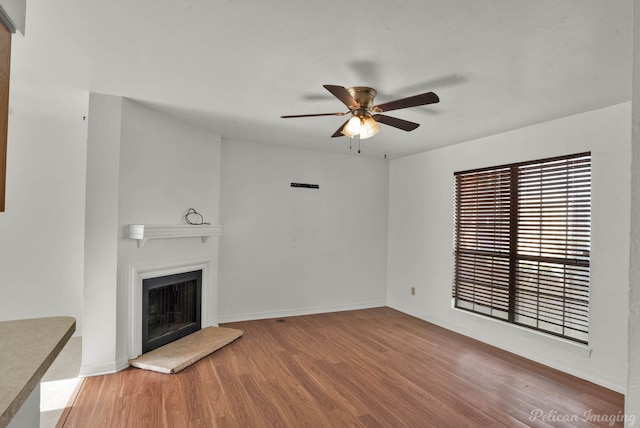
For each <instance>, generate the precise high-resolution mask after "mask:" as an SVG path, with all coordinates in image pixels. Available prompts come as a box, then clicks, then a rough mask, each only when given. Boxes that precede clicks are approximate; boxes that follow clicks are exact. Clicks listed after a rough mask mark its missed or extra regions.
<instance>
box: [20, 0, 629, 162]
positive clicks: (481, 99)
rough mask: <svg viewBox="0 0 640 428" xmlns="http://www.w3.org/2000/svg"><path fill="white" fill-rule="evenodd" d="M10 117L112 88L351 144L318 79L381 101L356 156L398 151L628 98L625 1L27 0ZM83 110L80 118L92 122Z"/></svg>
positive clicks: (237, 130) (311, 138) (308, 141)
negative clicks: (431, 99) (383, 111)
mask: <svg viewBox="0 0 640 428" xmlns="http://www.w3.org/2000/svg"><path fill="white" fill-rule="evenodd" d="M26 21H27V22H26V35H25V36H24V37H22V36H21V35H16V36H15V37H14V42H13V53H12V61H13V62H12V93H11V97H12V98H11V108H12V110H13V111H14V112H16V113H28V114H35V115H41V116H50V117H56V118H62V119H67V120H82V119H81V118H82V116H84V115H87V113H88V112H87V109H88V105H87V99H88V92H89V91H94V92H100V93H106V94H113V95H121V96H125V97H129V98H133V99H137V100H141V101H143V102H146V103H149V104H150V105H152V106H154V107H156V108H159V109H162V110H165V111H168V112H171V113H174V114H176V115H179V116H182V117H184V118H186V119H188V120H191V121H193V122H194V123H199V124H202V125H204V126H206V127H208V128H210V129H211V130H213V131H214V132H215V133H217V134H220V135H222V136H223V138H225V139H230V140H242V141H252V142H260V143H267V144H283V145H287V146H294V147H301V148H311V149H319V150H326V151H333V152H340V153H347V154H348V153H351V154H354V155H357V154H356V153H355V151H351V152H349V140H348V139H347V138H346V137H341V138H330V136H331V134H333V132H334V131H335V130H336V129H337V128H338V127H339V126H340V125H341V124H342V123H343V122H344V118H340V117H331V116H329V117H316V118H304V119H280V115H284V114H304V113H327V112H340V111H345V110H346V109H345V107H344V106H343V105H342V103H341V102H340V101H338V100H337V99H335V98H333V97H332V96H331V94H329V93H328V92H327V91H326V90H325V89H324V88H323V87H322V85H323V84H336V85H342V86H345V87H348V86H372V87H374V88H375V89H377V90H378V94H379V95H378V97H377V98H376V101H377V102H382V101H389V100H392V99H395V98H402V97H406V96H410V95H414V94H417V93H422V92H428V91H433V92H436V93H437V94H438V96H439V97H440V100H441V101H440V103H439V104H434V105H430V106H427V107H416V108H412V109H407V110H398V111H394V112H390V113H389V115H391V116H395V117H399V118H402V119H406V120H410V121H414V122H418V123H420V124H421V126H420V127H419V128H418V129H416V130H415V131H412V132H408V133H407V132H404V131H401V130H398V129H395V128H391V127H388V126H384V125H382V129H381V131H380V132H379V133H378V134H377V135H376V136H374V137H373V138H371V139H368V140H363V141H362V149H363V153H362V155H360V156H376V157H378V156H379V157H382V156H383V155H384V154H388V155H389V156H390V157H391V158H397V157H400V156H405V155H408V154H412V153H418V152H422V151H426V150H430V149H433V148H438V147H443V146H446V145H450V144H456V143H459V142H463V141H468V140H471V139H475V138H478V137H482V136H487V135H492V134H496V133H499V132H503V131H507V130H511V129H515V128H519V127H523V126H527V125H531V124H535V123H539V122H543V121H547V120H550V119H554V118H557V117H562V116H567V115H572V114H576V113H580V112H584V111H588V110H593V109H597V108H601V107H606V106H609V105H614V104H618V103H621V102H625V101H629V100H630V99H631V68H632V42H633V40H632V0H616V1H612V0H537V1H531V0H483V1H479V0H405V1H389V0H387V1H382V0H369V1H361V0H353V1H345V0H342V1H336V0H323V1H313V2H312V1H302V0H299V1H293V0H288V1H287V0H271V1H268V0H265V1H258V0H179V1H168V0H102V1H100V0H27V18H26ZM89 120H90V118H89Z"/></svg>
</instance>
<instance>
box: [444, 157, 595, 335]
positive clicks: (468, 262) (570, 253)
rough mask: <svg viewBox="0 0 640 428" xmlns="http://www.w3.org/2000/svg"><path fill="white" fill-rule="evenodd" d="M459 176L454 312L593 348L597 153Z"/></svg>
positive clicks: (457, 176)
mask: <svg viewBox="0 0 640 428" xmlns="http://www.w3.org/2000/svg"><path fill="white" fill-rule="evenodd" d="M454 177H455V187H456V195H455V197H456V206H455V273H454V285H453V298H454V305H455V307H456V308H459V309H464V310H468V311H472V312H475V313H479V314H483V315H486V316H489V317H492V318H497V319H501V320H504V321H506V322H509V323H513V324H517V325H520V326H524V327H528V328H532V329H535V330H539V331H544V332H547V333H550V334H553V335H557V336H561V337H564V338H567V339H571V340H574V341H577V342H581V343H587V341H588V334H589V257H590V249H591V248H590V235H591V154H590V153H580V154H576V155H570V156H563V157H557V158H551V159H543V160H537V161H531V162H523V163H517V164H511V165H503V166H498V167H492V168H483V169H478V170H473V171H462V172H456V173H455V174H454Z"/></svg>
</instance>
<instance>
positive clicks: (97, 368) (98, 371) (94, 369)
mask: <svg viewBox="0 0 640 428" xmlns="http://www.w3.org/2000/svg"><path fill="white" fill-rule="evenodd" d="M116 367H117V366H116V363H115V361H114V362H111V363H103V364H93V365H90V366H85V365H83V366H82V367H81V368H80V374H78V377H91V376H101V375H105V374H112V373H116V372H117V371H118V370H117V369H116Z"/></svg>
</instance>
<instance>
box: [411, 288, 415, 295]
mask: <svg viewBox="0 0 640 428" xmlns="http://www.w3.org/2000/svg"><path fill="white" fill-rule="evenodd" d="M411 295H412V296H415V295H416V287H411Z"/></svg>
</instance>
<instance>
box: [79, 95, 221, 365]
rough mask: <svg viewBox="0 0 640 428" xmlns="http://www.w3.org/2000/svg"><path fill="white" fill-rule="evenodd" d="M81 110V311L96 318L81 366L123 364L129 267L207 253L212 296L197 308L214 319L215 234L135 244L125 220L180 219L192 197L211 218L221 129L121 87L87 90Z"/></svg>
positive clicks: (86, 339)
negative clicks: (84, 179) (84, 137)
mask: <svg viewBox="0 0 640 428" xmlns="http://www.w3.org/2000/svg"><path fill="white" fill-rule="evenodd" d="M89 114H90V121H91V122H90V126H89V127H90V133H89V136H90V138H89V153H90V154H92V153H94V154H95V156H90V157H89V161H88V168H89V172H88V175H89V177H88V183H92V184H91V185H88V189H87V236H88V239H87V255H86V259H87V261H88V262H90V261H94V262H95V263H87V265H86V278H87V281H86V284H85V290H86V293H85V320H86V323H87V325H91V326H94V327H95V328H94V329H92V330H90V331H87V332H86V333H85V336H84V339H83V368H82V374H83V375H94V374H99V373H104V372H112V371H115V370H118V369H122V368H124V367H126V365H127V360H128V358H129V357H131V355H129V353H128V352H129V349H128V344H129V321H130V319H129V297H130V293H129V273H130V269H131V268H132V267H140V266H148V265H152V264H162V263H164V262H165V261H168V260H171V261H173V262H175V261H176V260H178V259H180V260H187V259H190V258H199V259H203V258H206V259H207V261H208V263H209V264H210V267H211V269H212V270H213V274H212V275H211V276H210V277H209V283H208V284H203V287H207V286H208V287H210V288H209V289H208V295H209V296H211V298H212V299H213V301H212V302H210V303H211V304H210V305H208V307H207V308H205V310H208V311H209V312H208V313H207V318H208V319H210V320H213V322H214V323H215V320H216V311H217V307H216V305H215V303H216V302H215V296H216V294H217V275H216V272H215V271H216V270H217V259H218V241H217V238H215V237H214V238H211V239H209V240H208V241H207V242H206V243H202V241H201V240H200V239H197V238H176V239H166V240H150V241H148V242H147V243H146V245H145V246H144V247H143V248H138V245H137V241H134V240H131V239H129V238H128V226H129V225H130V224H181V222H182V219H183V215H184V213H185V212H186V211H187V209H188V208H190V207H193V208H195V209H197V210H198V211H199V212H200V213H202V214H203V215H204V216H205V219H206V220H208V221H217V220H218V204H219V192H220V191H219V186H220V178H219V176H220V137H219V136H217V135H214V134H212V133H211V132H209V131H205V130H202V129H200V128H198V127H195V126H192V125H190V124H188V123H185V122H183V121H180V120H176V119H173V118H171V117H167V116H166V115H163V114H161V113H158V112H156V111H154V110H152V109H150V108H149V107H147V106H145V105H142V104H140V103H137V102H135V101H131V100H127V99H122V98H120V97H113V96H108V95H100V94H91V104H90V112H89ZM94 114H95V115H94ZM94 130H95V131H96V133H95V134H94V133H93V131H94ZM101 186H102V187H101ZM90 190H95V191H93V192H91V191H90ZM98 239H101V240H102V241H101V242H102V244H101V245H99V243H98V241H97V240H98ZM91 242H92V244H90V243H91ZM96 261H97V262H96ZM85 343H86V344H87V345H86V346H84V345H85Z"/></svg>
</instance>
